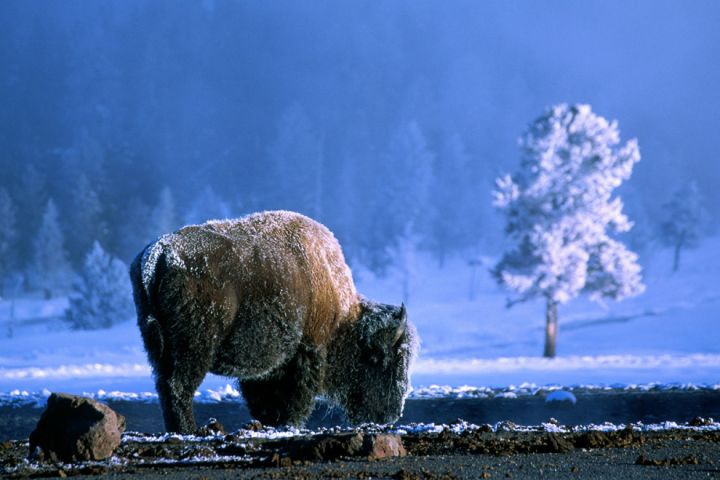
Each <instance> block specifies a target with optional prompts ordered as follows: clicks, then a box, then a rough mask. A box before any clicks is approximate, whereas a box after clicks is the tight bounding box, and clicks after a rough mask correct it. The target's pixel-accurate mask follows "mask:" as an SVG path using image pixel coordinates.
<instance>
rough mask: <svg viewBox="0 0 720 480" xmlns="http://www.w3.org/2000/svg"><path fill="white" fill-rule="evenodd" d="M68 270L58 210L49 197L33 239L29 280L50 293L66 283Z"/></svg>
mask: <svg viewBox="0 0 720 480" xmlns="http://www.w3.org/2000/svg"><path fill="white" fill-rule="evenodd" d="M70 272H71V271H70V266H69V264H68V261H67V254H66V252H65V239H64V237H63V234H62V230H61V229H60V223H59V221H58V211H57V208H56V207H55V202H53V200H52V199H50V200H48V202H47V206H46V207H45V213H44V214H43V216H42V223H41V224H40V229H39V230H38V233H37V235H36V236H35V240H34V241H33V261H32V264H31V266H30V281H31V284H32V285H33V286H35V287H37V288H42V289H43V290H45V292H46V295H51V294H52V292H53V290H54V289H56V288H57V287H61V286H63V285H64V284H66V283H67V281H68V279H69V276H70Z"/></svg>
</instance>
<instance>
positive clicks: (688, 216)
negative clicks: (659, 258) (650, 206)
mask: <svg viewBox="0 0 720 480" xmlns="http://www.w3.org/2000/svg"><path fill="white" fill-rule="evenodd" d="M663 207H664V208H663V212H664V214H665V219H664V221H663V222H662V223H661V225H660V233H661V239H662V241H663V243H665V244H666V245H669V246H671V247H673V267H672V269H673V272H677V271H678V269H679V268H680V253H681V251H682V250H683V249H685V248H691V247H695V246H697V244H698V243H699V241H700V233H701V229H702V226H703V221H704V219H705V211H704V209H703V206H702V197H701V196H700V190H699V189H698V185H697V182H694V181H692V182H689V183H688V184H686V185H685V186H683V187H682V188H680V189H679V190H677V191H676V192H675V194H674V195H673V197H672V199H671V200H670V201H669V202H667V203H666V204H665V205H664V206H663Z"/></svg>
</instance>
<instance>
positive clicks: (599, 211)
mask: <svg viewBox="0 0 720 480" xmlns="http://www.w3.org/2000/svg"><path fill="white" fill-rule="evenodd" d="M519 143H520V147H521V149H522V152H523V155H522V160H521V168H520V170H519V171H518V172H517V173H515V174H514V175H512V176H511V175H506V176H504V177H502V178H499V179H498V180H497V191H496V192H495V205H496V206H497V207H498V208H500V209H502V211H503V212H504V213H505V215H506V220H507V224H506V228H505V231H506V234H507V235H508V237H509V240H510V241H511V242H512V246H511V248H510V249H509V250H508V251H506V253H505V254H504V256H503V257H502V259H501V260H500V262H499V263H498V264H497V266H496V267H495V270H494V274H495V276H496V278H497V280H498V282H499V283H500V284H501V285H504V286H506V287H509V288H510V289H512V290H514V291H515V292H517V294H518V295H517V297H516V298H514V299H512V300H510V301H509V304H510V305H512V304H513V303H517V302H522V301H526V300H530V299H533V298H537V297H541V298H543V299H545V300H546V302H547V328H546V344H545V355H546V356H550V357H552V356H554V355H555V338H556V333H557V305H558V303H564V302H567V301H568V300H571V299H573V298H575V297H576V296H578V295H579V294H581V293H589V294H590V296H591V298H592V299H594V300H598V299H600V298H601V297H608V298H613V299H621V298H623V297H627V296H631V295H636V294H639V293H641V292H642V291H643V290H644V286H643V284H642V282H641V276H640V266H639V265H638V263H637V255H636V254H635V253H633V252H631V251H629V250H627V249H626V248H625V246H624V245H623V244H622V243H620V242H619V241H617V240H615V239H613V238H611V234H613V233H620V232H626V231H628V230H629V229H630V227H631V226H632V224H631V222H630V221H629V220H628V218H627V217H626V216H625V215H624V214H623V213H622V209H623V203H622V201H621V200H620V199H619V198H618V197H614V198H613V197H612V192H613V190H614V189H615V188H617V187H618V186H620V184H621V183H622V182H623V181H624V180H627V179H628V178H629V177H630V174H631V172H632V169H633V166H634V165H635V163H636V162H638V161H639V160H640V152H639V150H638V146H637V141H636V140H630V141H628V142H627V143H626V144H625V145H623V146H619V143H620V133H619V131H618V127H617V122H615V121H613V122H608V121H607V120H606V119H604V118H603V117H601V116H598V115H596V114H594V113H593V112H592V110H591V108H590V106H589V105H573V106H568V105H566V104H562V105H557V106H554V107H552V108H550V109H548V110H547V111H546V112H545V114H544V115H543V116H541V117H540V118H539V119H537V120H536V121H535V122H534V123H533V124H532V125H531V126H530V128H529V129H528V130H527V132H526V133H525V134H524V135H523V136H522V137H521V138H520V141H519Z"/></svg>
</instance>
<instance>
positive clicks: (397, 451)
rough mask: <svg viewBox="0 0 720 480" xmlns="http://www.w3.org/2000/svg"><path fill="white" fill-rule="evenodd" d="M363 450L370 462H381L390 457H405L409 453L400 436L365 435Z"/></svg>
mask: <svg viewBox="0 0 720 480" xmlns="http://www.w3.org/2000/svg"><path fill="white" fill-rule="evenodd" d="M363 448H364V449H365V451H366V452H367V457H368V460H379V459H381V458H388V457H404V456H405V455H407V451H406V450H405V447H404V446H403V443H402V439H401V438H400V435H389V434H374V435H365V439H364V441H363Z"/></svg>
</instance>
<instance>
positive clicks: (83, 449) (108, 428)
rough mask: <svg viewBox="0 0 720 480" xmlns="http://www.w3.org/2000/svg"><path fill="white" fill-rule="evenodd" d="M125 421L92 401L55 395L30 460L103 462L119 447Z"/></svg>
mask: <svg viewBox="0 0 720 480" xmlns="http://www.w3.org/2000/svg"><path fill="white" fill-rule="evenodd" d="M124 431H125V417H123V416H122V415H119V414H117V413H115V412H114V411H113V410H112V409H111V408H110V407H108V406H107V405H104V404H102V403H99V402H96V401H95V400H93V399H90V398H85V397H80V396H76V395H70V394H66V393H53V394H52V395H50V398H48V402H47V408H46V409H45V411H44V412H43V414H42V416H41V417H40V420H39V421H38V423H37V426H36V427H35V430H34V431H33V432H32V433H31V434H30V456H31V457H33V456H35V457H37V458H38V459H39V460H51V461H56V460H61V461H63V462H75V461H82V460H103V459H105V458H108V457H109V456H111V455H112V454H113V452H114V451H115V449H116V448H117V447H118V446H119V445H120V437H121V435H122V432H124Z"/></svg>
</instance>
